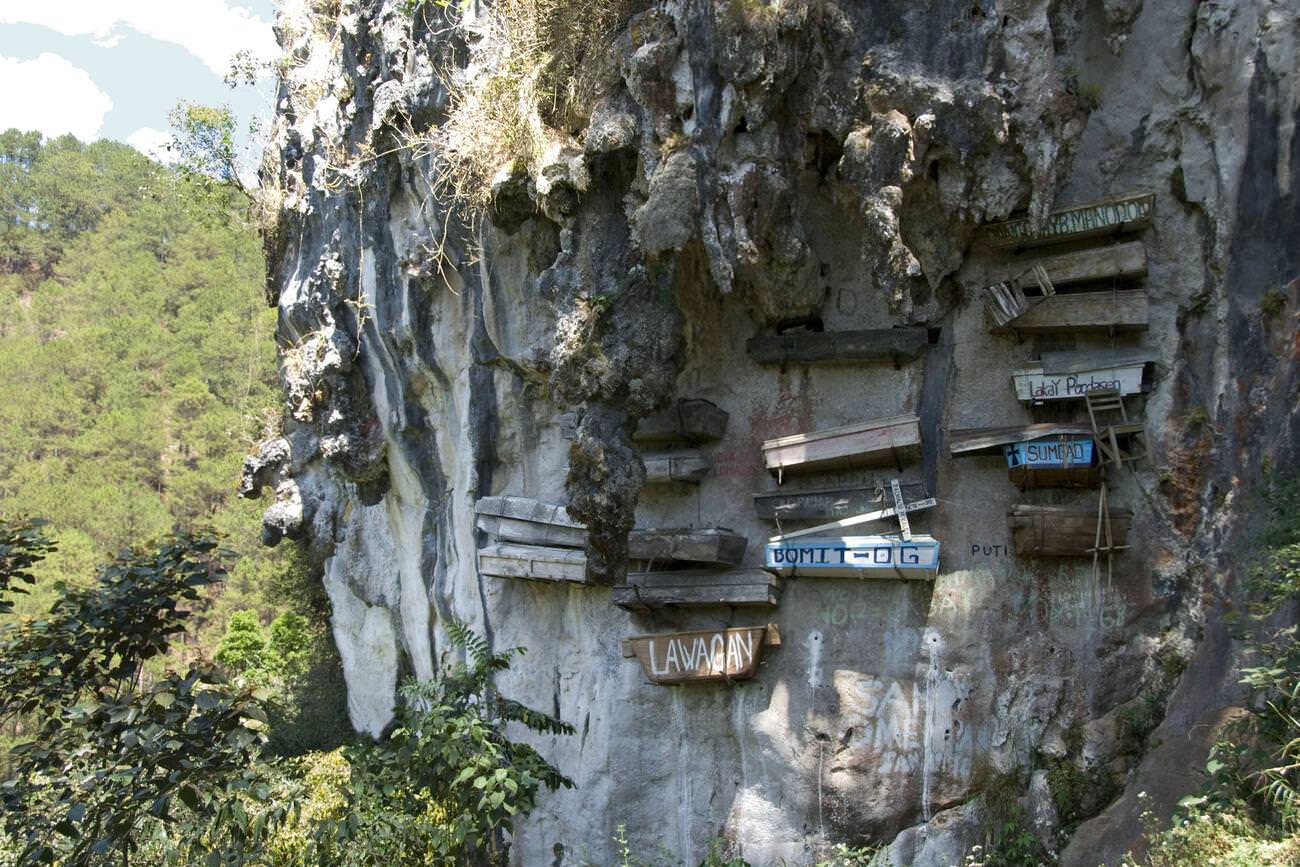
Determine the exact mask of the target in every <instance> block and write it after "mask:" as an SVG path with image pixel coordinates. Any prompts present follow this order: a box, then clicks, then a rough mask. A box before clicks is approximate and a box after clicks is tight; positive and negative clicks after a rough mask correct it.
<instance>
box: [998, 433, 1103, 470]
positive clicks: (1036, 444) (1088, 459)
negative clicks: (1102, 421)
mask: <svg viewBox="0 0 1300 867" xmlns="http://www.w3.org/2000/svg"><path fill="white" fill-rule="evenodd" d="M1002 454H1004V455H1005V456H1006V458H1007V466H1008V467H1010V468H1011V469H1013V470H1014V469H1016V468H1017V467H1026V468H1028V469H1031V470H1070V469H1085V468H1087V467H1090V466H1092V437H1076V436H1057V437H1044V438H1043V439H1037V440H1030V441H1029V442H1027V443H1012V444H1011V445H1007V446H1003V447H1002Z"/></svg>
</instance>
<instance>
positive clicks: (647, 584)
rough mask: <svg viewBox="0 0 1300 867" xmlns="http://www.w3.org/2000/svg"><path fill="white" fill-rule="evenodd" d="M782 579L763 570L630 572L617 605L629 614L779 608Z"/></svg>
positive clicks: (615, 591) (617, 594) (620, 587)
mask: <svg viewBox="0 0 1300 867" xmlns="http://www.w3.org/2000/svg"><path fill="white" fill-rule="evenodd" d="M780 599H781V579H780V578H778V577H777V576H775V575H773V574H772V573H771V572H768V571H766V570H763V569H729V570H725V571H716V570H711V569H686V570H674V571H668V572H629V573H628V576H627V582H626V583H625V584H616V585H614V588H613V601H614V604H615V605H618V606H619V607H621V608H627V609H630V610H638V611H644V610H650V609H653V608H668V607H700V606H716V605H728V606H732V605H734V606H748V605H766V606H773V605H776V604H777V603H778V602H779V601H780Z"/></svg>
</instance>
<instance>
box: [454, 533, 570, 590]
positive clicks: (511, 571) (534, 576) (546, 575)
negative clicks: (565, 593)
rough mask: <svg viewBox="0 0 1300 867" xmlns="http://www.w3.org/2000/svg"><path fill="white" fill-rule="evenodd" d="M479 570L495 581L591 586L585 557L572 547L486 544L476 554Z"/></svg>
mask: <svg viewBox="0 0 1300 867" xmlns="http://www.w3.org/2000/svg"><path fill="white" fill-rule="evenodd" d="M478 571H479V574H481V575H491V576H492V577H494V578H523V579H526V580H529V581H551V582H569V583H572V584H590V583H592V582H591V581H589V580H587V555H586V554H584V553H583V552H582V551H578V550H575V549H573V548H547V547H544V546H541V545H511V544H506V543H498V544H494V545H487V546H485V547H483V548H481V549H479V552H478Z"/></svg>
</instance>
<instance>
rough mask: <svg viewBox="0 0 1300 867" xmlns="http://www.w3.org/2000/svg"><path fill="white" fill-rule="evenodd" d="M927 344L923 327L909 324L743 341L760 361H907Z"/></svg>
mask: <svg viewBox="0 0 1300 867" xmlns="http://www.w3.org/2000/svg"><path fill="white" fill-rule="evenodd" d="M927 343H928V340H927V335H926V329H924V328H921V327H916V326H909V327H905V328H879V329H873V330H866V331H801V332H799V333H796V334H776V335H759V336H757V337H751V338H750V339H749V340H748V341H746V343H745V351H746V352H748V353H749V357H750V358H752V359H754V360H755V361H757V362H758V363H759V364H787V363H790V362H799V363H804V364H836V363H847V362H860V361H899V360H908V361H910V360H911V359H914V358H916V357H918V356H919V355H920V354H921V353H922V352H923V351H924V350H925V347H926V344H927Z"/></svg>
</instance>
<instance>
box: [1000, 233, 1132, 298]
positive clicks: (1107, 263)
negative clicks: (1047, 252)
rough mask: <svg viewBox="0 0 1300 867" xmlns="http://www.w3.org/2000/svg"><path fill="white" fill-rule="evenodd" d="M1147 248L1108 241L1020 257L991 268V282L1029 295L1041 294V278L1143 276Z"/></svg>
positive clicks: (1056, 281) (1061, 282)
mask: <svg viewBox="0 0 1300 867" xmlns="http://www.w3.org/2000/svg"><path fill="white" fill-rule="evenodd" d="M1146 273H1147V250H1146V246H1145V245H1144V244H1143V243H1142V242H1141V241H1130V242H1129V243H1127V244H1109V245H1107V246H1104V247H1092V248H1090V249H1088V250H1076V251H1075V252H1073V253H1061V254H1059V255H1056V256H1035V257H1033V258H1022V259H1019V260H1017V261H1016V262H1014V263H1013V264H1009V265H1003V266H1000V267H997V268H994V269H992V270H991V271H990V272H989V274H990V276H991V277H992V280H993V282H994V283H1001V284H1007V285H1010V286H1014V287H1015V288H1017V289H1020V290H1021V291H1023V292H1026V293H1029V294H1043V293H1042V288H1043V283H1042V281H1043V279H1044V278H1046V282H1047V283H1049V284H1050V285H1051V286H1052V287H1057V286H1069V285H1072V284H1076V283H1092V282H1100V281H1114V280H1115V279H1116V278H1117V277H1144V276H1146Z"/></svg>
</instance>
